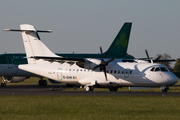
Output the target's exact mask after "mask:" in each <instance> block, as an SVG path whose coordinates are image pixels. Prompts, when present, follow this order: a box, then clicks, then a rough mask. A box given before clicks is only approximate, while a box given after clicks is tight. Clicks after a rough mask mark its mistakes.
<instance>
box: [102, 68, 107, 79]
mask: <svg viewBox="0 0 180 120" xmlns="http://www.w3.org/2000/svg"><path fill="white" fill-rule="evenodd" d="M103 70H104V75H105V78H106V81H108V79H107V74H106V67H105V66H104V68H103Z"/></svg>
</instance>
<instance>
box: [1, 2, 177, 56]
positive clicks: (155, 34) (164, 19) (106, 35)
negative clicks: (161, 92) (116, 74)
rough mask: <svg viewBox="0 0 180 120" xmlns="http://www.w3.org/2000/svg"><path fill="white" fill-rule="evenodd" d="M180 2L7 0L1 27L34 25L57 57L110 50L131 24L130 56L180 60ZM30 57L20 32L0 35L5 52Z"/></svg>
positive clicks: (4, 4)
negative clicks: (124, 28)
mask: <svg viewBox="0 0 180 120" xmlns="http://www.w3.org/2000/svg"><path fill="white" fill-rule="evenodd" d="M179 5H180V1H179V0H173V1H170V0H133V1H132V0H111V1H110V0H88V1H87V0H3V1H1V4H0V29H1V30H3V29H6V28H12V29H19V25H20V24H31V25H33V26H35V28H36V29H40V30H53V32H52V33H40V34H39V35H40V37H41V40H42V41H43V43H44V44H45V45H46V46H47V47H48V48H49V49H50V50H52V51H53V52H55V53H73V52H74V53H100V50H99V47H100V46H102V49H103V51H104V52H105V51H106V50H107V49H108V48H109V46H110V44H111V43H112V41H113V40H114V38H115V36H116V35H117V33H118V32H119V30H120V29H121V27H122V25H123V24H124V23H125V22H132V29H131V35H130V41H129V47H128V53H129V54H131V55H133V56H134V57H136V58H140V57H146V54H145V49H147V50H148V52H149V56H151V57H156V56H157V54H164V53H166V54H169V55H170V56H171V57H172V58H173V59H177V58H180V40H179V39H180V15H179V13H180V7H179ZM5 52H6V53H25V50H24V46H23V41H22V36H21V34H20V33H18V32H5V31H0V54H3V53H5Z"/></svg>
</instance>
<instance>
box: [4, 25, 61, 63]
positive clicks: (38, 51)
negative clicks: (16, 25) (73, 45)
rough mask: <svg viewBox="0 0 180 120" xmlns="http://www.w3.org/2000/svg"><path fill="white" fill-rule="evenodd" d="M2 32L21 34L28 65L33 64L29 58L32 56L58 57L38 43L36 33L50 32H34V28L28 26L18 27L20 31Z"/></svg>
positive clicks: (38, 39) (33, 60)
mask: <svg viewBox="0 0 180 120" xmlns="http://www.w3.org/2000/svg"><path fill="white" fill-rule="evenodd" d="M4 31H19V32H21V34H22V38H23V42H24V47H25V51H26V57H27V59H28V63H29V64H30V63H34V64H35V59H33V58H31V57H33V56H45V57H59V56H57V55H55V54H54V53H53V52H51V51H50V50H49V49H48V48H47V47H46V45H44V43H42V42H41V41H40V37H39V35H38V32H51V31H50V30H49V31H43V30H36V29H35V28H34V26H32V25H29V24H23V25H20V30H15V29H5V30H4Z"/></svg>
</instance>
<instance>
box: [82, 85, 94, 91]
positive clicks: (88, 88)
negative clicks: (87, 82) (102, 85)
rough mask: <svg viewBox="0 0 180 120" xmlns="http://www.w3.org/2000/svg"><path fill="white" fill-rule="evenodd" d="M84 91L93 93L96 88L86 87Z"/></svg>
mask: <svg viewBox="0 0 180 120" xmlns="http://www.w3.org/2000/svg"><path fill="white" fill-rule="evenodd" d="M84 89H85V90H86V91H93V89H94V87H93V86H86V87H85V88H84Z"/></svg>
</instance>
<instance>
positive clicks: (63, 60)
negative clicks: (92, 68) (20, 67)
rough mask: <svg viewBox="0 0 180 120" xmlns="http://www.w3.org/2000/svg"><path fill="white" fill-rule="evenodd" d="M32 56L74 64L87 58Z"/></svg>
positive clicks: (83, 61)
mask: <svg viewBox="0 0 180 120" xmlns="http://www.w3.org/2000/svg"><path fill="white" fill-rule="evenodd" d="M31 58H34V59H37V60H38V59H43V60H45V61H49V62H59V63H64V62H66V63H69V64H74V63H76V62H80V63H85V59H84V58H64V57H44V56H33V57H31Z"/></svg>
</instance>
